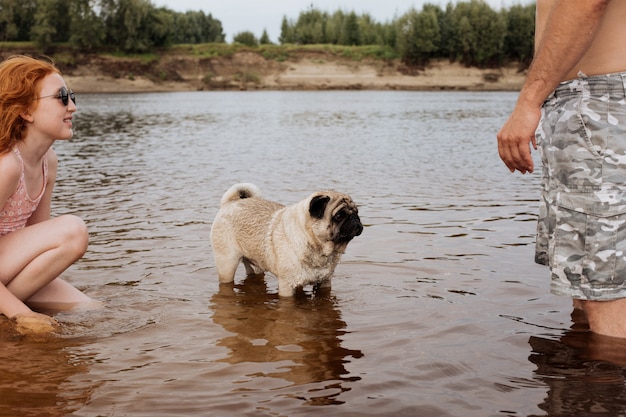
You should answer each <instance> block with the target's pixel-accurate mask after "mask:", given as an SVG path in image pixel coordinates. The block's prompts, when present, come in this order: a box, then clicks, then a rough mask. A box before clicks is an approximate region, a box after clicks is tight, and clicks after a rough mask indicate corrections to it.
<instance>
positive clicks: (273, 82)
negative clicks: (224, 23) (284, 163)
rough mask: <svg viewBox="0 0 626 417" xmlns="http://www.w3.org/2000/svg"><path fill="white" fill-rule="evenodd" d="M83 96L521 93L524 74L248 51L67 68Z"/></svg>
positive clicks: (69, 79)
mask: <svg viewBox="0 0 626 417" xmlns="http://www.w3.org/2000/svg"><path fill="white" fill-rule="evenodd" d="M63 73H64V77H65V79H66V81H67V83H68V84H69V85H70V86H71V87H72V88H73V89H74V90H75V91H77V92H82V93H121V92H160V91H197V90H262V89H269V90H345V89H351V90H359V89H361V90H468V91H517V90H519V88H520V87H521V85H522V83H523V81H524V76H525V73H523V72H520V71H518V68H517V67H516V66H509V67H504V68H499V69H487V70H483V69H478V68H467V67H464V66H462V65H460V64H458V63H450V62H448V61H438V62H434V63H432V64H431V65H429V66H428V67H427V68H424V69H423V70H419V71H412V72H411V73H408V71H407V70H406V68H404V67H403V66H402V65H401V64H400V63H399V62H395V63H394V62H384V61H374V60H372V61H358V62H357V61H352V60H347V59H337V58H334V57H331V58H329V57H327V56H304V57H301V58H298V59H290V60H289V61H286V62H277V61H273V60H266V59H265V58H263V57H262V56H261V55H258V54H254V53H249V52H244V53H237V54H235V55H234V56H232V57H228V58H224V57H221V58H192V57H182V56H164V57H161V58H160V59H159V61H158V62H156V63H151V64H142V63H140V62H137V61H134V60H132V59H121V58H106V57H102V56H100V57H97V58H94V59H92V60H89V61H86V62H84V63H82V64H80V65H76V66H74V67H72V68H66V69H63Z"/></svg>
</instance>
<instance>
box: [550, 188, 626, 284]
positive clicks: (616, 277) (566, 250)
mask: <svg viewBox="0 0 626 417" xmlns="http://www.w3.org/2000/svg"><path fill="white" fill-rule="evenodd" d="M611 196H612V194H609V193H605V194H603V193H602V192H594V193H560V195H559V196H558V197H557V216H556V228H555V232H554V246H553V247H554V253H553V262H552V266H553V268H557V270H558V271H561V273H563V274H564V275H565V276H566V277H567V279H568V280H569V281H570V283H571V284H573V285H574V286H580V287H581V288H585V287H587V288H590V289H596V290H602V289H609V288H613V287H616V286H621V285H623V284H624V281H625V278H626V261H625V252H626V204H624V203H623V202H620V204H615V203H612V201H613V200H614V198H613V199H611V198H610V197H611ZM620 201H621V200H620Z"/></svg>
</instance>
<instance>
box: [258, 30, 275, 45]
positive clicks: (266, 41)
mask: <svg viewBox="0 0 626 417" xmlns="http://www.w3.org/2000/svg"><path fill="white" fill-rule="evenodd" d="M259 43H260V44H261V45H271V44H272V41H271V40H270V37H269V35H268V34H267V30H265V29H263V34H262V35H261V39H259Z"/></svg>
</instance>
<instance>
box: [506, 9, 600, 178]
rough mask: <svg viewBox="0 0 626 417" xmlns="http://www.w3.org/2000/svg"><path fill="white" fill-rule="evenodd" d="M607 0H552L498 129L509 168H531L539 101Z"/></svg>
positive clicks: (585, 39) (566, 68) (584, 43)
mask: <svg viewBox="0 0 626 417" xmlns="http://www.w3.org/2000/svg"><path fill="white" fill-rule="evenodd" d="M610 1H611V0H556V1H555V3H554V6H553V7H552V10H551V11H549V16H548V18H547V19H546V24H545V30H544V33H543V34H540V35H539V36H538V39H540V42H539V45H538V46H537V47H536V48H535V51H536V52H535V58H534V59H533V62H532V64H531V66H530V68H529V70H528V75H527V77H526V82H525V83H524V86H523V87H522V90H521V91H520V95H519V98H518V100H517V104H516V105H515V109H514V110H513V112H512V113H511V116H510V117H509V119H508V120H507V122H506V123H505V124H504V126H503V127H502V129H500V132H498V152H499V154H500V158H501V159H502V161H503V162H504V163H505V165H506V166H507V167H508V168H509V170H510V171H511V172H515V170H518V171H520V172H521V173H522V174H525V173H526V172H533V169H534V164H533V160H532V158H531V156H530V143H532V145H533V147H534V148H535V149H536V148H537V144H536V142H535V130H536V129H537V126H538V124H539V120H540V119H541V105H542V104H543V102H544V101H545V99H546V98H547V97H548V95H549V94H550V93H551V92H552V91H554V89H555V88H556V87H557V86H558V84H559V83H560V82H561V81H563V80H564V78H565V77H566V76H567V74H568V73H570V72H571V71H572V69H573V68H574V66H575V65H576V64H577V63H578V62H579V61H580V60H581V59H582V57H583V56H584V55H585V53H586V52H587V50H588V49H589V46H590V45H591V43H592V41H593V38H594V36H595V33H596V30H597V28H598V27H599V25H600V23H601V20H602V17H603V16H604V13H605V12H606V8H607V6H608V4H609V2H610Z"/></svg>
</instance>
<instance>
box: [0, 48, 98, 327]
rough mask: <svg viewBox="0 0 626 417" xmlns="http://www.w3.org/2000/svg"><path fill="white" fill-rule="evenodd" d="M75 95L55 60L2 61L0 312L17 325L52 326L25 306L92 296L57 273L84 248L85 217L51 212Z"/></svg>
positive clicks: (62, 304)
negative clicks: (58, 146)
mask: <svg viewBox="0 0 626 417" xmlns="http://www.w3.org/2000/svg"><path fill="white" fill-rule="evenodd" d="M75 111H76V105H75V97H74V93H73V92H72V91H71V90H68V89H67V86H66V85H65V81H64V80H63V78H62V77H61V74H60V72H59V70H58V69H57V68H56V67H54V66H53V65H52V64H50V63H48V62H45V61H41V60H37V59H34V58H30V57H26V56H15V57H11V58H9V59H7V60H5V61H4V62H2V63H0V126H2V128H1V129H0V313H2V314H4V315H5V316H7V317H8V318H10V319H13V320H15V321H16V323H17V325H18V330H20V331H23V330H24V329H28V328H30V329H31V330H32V331H34V332H38V331H52V330H53V329H54V327H55V326H56V324H57V323H56V321H55V320H54V319H53V318H51V317H49V316H47V315H44V314H39V313H36V312H34V311H32V310H31V308H30V307H29V305H30V306H39V307H46V308H55V309H59V308H72V307H74V306H76V305H78V304H79V303H84V302H90V301H91V299H90V298H89V297H87V296H86V295H84V294H83V293H82V292H80V291H79V290H77V289H76V288H74V287H73V286H72V285H70V284H68V283H67V282H65V281H63V280H62V279H60V278H58V277H59V275H60V274H61V273H62V272H63V271H65V270H66V269H67V268H68V267H69V266H70V265H72V264H73V263H74V262H76V261H77V260H78V259H80V258H81V257H82V256H83V254H84V253H85V251H86V250H87V243H88V233H87V228H86V227H85V224H84V223H83V221H82V220H81V219H80V218H78V217H76V216H72V215H64V216H60V217H57V218H54V219H51V218H50V202H51V196H52V188H53V186H54V181H55V178H56V172H57V157H56V154H55V152H54V150H53V149H51V147H52V144H53V143H54V142H55V141H56V140H68V139H70V138H71V137H72V135H73V130H72V115H73V114H74V112H75Z"/></svg>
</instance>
